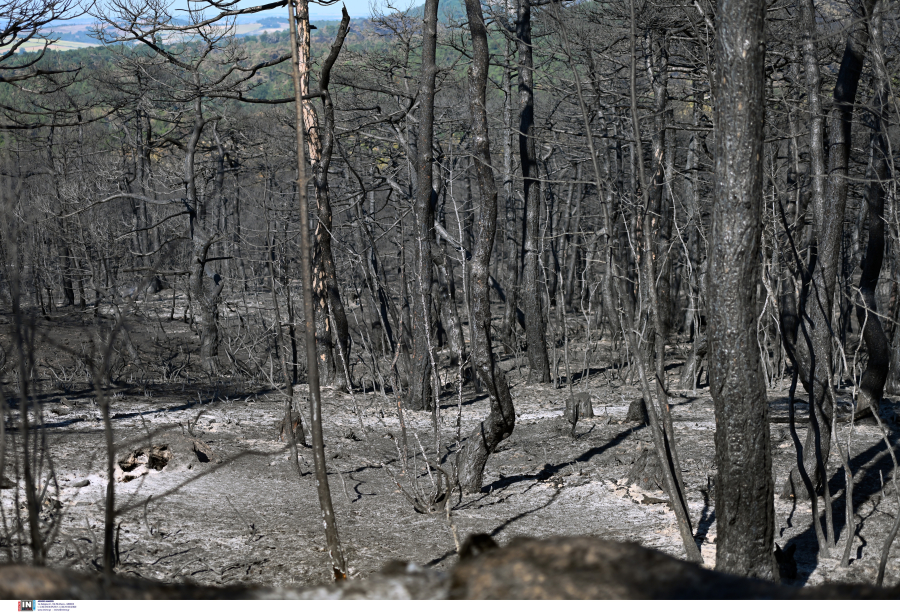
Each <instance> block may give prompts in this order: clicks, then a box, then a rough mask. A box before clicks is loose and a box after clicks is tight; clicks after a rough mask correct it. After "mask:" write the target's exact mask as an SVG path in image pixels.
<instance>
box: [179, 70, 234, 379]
mask: <svg viewBox="0 0 900 612" xmlns="http://www.w3.org/2000/svg"><path fill="white" fill-rule="evenodd" d="M198 79H199V76H197V75H196V73H195V80H198ZM194 112H195V113H196V116H195V119H194V128H193V130H192V132H191V135H190V138H189V139H188V142H187V144H186V145H185V156H184V181H185V187H186V191H187V198H186V200H185V206H186V207H187V208H188V218H189V223H190V236H191V260H190V266H189V267H188V269H189V271H190V279H189V281H188V282H189V287H190V295H191V300H192V303H193V305H194V310H193V314H194V322H195V323H197V326H198V328H199V329H200V363H201V364H202V366H203V369H204V370H206V372H207V373H210V374H211V373H213V372H215V371H216V369H217V368H218V354H219V323H218V318H219V296H220V295H221V294H222V289H223V288H224V286H225V284H224V280H223V279H222V278H221V277H220V276H219V275H218V274H216V273H214V272H212V271H210V270H209V269H208V268H207V263H208V260H209V249H210V247H211V246H212V245H213V243H214V242H215V241H216V240H218V235H217V234H216V233H215V232H211V231H209V229H208V227H207V225H208V220H207V210H206V209H207V207H206V203H205V202H203V201H202V200H201V199H200V198H198V196H197V182H196V168H195V165H194V156H195V154H196V151H197V145H198V144H199V142H200V135H201V134H202V133H203V128H204V127H205V126H206V124H207V122H208V120H207V119H206V118H204V116H203V102H202V99H201V98H200V97H199V96H198V97H197V99H196V100H195V101H194Z"/></svg>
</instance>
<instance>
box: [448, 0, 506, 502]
mask: <svg viewBox="0 0 900 612" xmlns="http://www.w3.org/2000/svg"><path fill="white" fill-rule="evenodd" d="M466 14H467V15H468V18H469V32H470V34H471V36H472V66H471V68H470V69H469V70H470V72H469V103H470V108H471V112H472V126H473V130H472V131H473V140H474V143H473V148H474V158H475V171H476V174H477V177H478V191H479V196H480V197H481V202H480V205H479V207H478V214H477V221H476V225H475V236H476V239H475V245H474V246H475V254H474V257H473V258H472V318H473V321H472V325H473V327H472V331H473V335H474V337H475V341H474V342H473V354H472V357H473V361H474V363H475V370H476V372H477V373H478V376H479V378H481V380H482V382H484V386H485V388H486V389H487V392H488V393H489V394H490V396H491V398H490V401H491V412H490V414H489V415H488V417H487V418H486V419H485V420H484V421H482V422H481V423H480V424H479V425H478V426H477V427H476V428H475V430H474V431H472V432H471V433H470V434H469V437H468V439H467V440H466V443H465V447H464V449H463V451H462V456H461V457H460V459H459V462H460V463H459V483H460V487H461V488H462V490H463V491H465V492H467V493H477V492H479V491H480V490H481V485H482V476H483V474H484V466H485V464H486V463H487V459H488V457H489V456H490V454H491V453H492V452H493V451H494V449H495V448H496V447H497V444H499V443H500V442H501V441H502V440H505V439H506V438H508V437H509V436H510V435H511V434H512V432H513V427H514V426H515V423H516V412H515V409H514V408H513V402H512V396H511V395H510V392H509V384H508V383H507V381H506V377H505V376H504V374H503V370H502V369H501V368H500V367H499V366H498V365H497V363H496V362H495V360H494V352H493V349H492V347H491V301H490V285H489V284H488V272H489V270H488V268H489V265H490V261H491V251H492V250H493V247H494V236H495V234H496V231H497V188H496V186H495V185H494V173H493V169H492V167H491V147H490V141H489V140H488V121H487V108H486V101H487V77H488V57H489V53H488V42H487V31H486V30H485V27H484V15H483V13H482V11H481V4H480V2H479V0H466Z"/></svg>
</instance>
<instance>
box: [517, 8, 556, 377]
mask: <svg viewBox="0 0 900 612" xmlns="http://www.w3.org/2000/svg"><path fill="white" fill-rule="evenodd" d="M516 44H517V51H518V62H519V159H520V163H521V167H522V193H523V196H524V201H525V215H524V217H523V224H524V226H523V231H522V234H523V240H522V260H523V271H522V284H521V288H522V291H521V298H522V309H523V310H524V311H525V338H526V340H527V342H528V348H527V351H526V352H527V355H528V364H529V366H530V367H531V372H530V374H529V377H530V378H531V381H532V382H540V383H548V382H550V357H549V356H548V354H547V337H546V331H545V329H544V317H543V305H542V300H541V295H543V292H542V291H541V290H540V288H539V285H538V272H539V267H540V266H539V262H538V256H539V255H540V253H539V251H540V245H539V241H538V227H539V225H540V221H541V214H540V208H541V205H540V183H538V181H537V172H538V164H537V155H536V154H535V146H534V136H535V134H534V58H533V55H532V45H531V0H518V3H517V6H516Z"/></svg>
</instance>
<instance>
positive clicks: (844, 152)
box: [783, 0, 875, 496]
mask: <svg viewBox="0 0 900 612" xmlns="http://www.w3.org/2000/svg"><path fill="white" fill-rule="evenodd" d="M874 4H875V0H856V1H855V2H853V3H852V6H851V8H852V12H853V15H854V20H853V25H852V26H851V27H850V30H849V32H848V33H847V44H846V46H845V48H844V56H843V58H842V60H841V67H840V70H839V72H838V76H837V82H836V83H835V86H834V103H833V105H832V109H831V112H830V115H829V126H828V133H829V143H828V170H827V174H826V172H825V170H824V169H825V163H824V159H823V157H824V153H823V152H822V146H823V143H824V134H823V132H824V115H823V114H822V110H821V103H820V101H819V78H818V74H819V73H818V64H817V60H816V57H815V46H814V43H813V40H814V39H815V36H816V35H817V29H816V25H815V8H814V6H813V5H812V1H811V0H807V2H805V3H803V5H802V6H803V8H804V13H805V15H804V16H805V21H806V28H807V31H806V32H805V33H804V62H805V64H806V72H807V86H808V89H809V99H810V101H809V106H810V161H811V162H812V163H811V173H812V182H813V196H812V202H811V205H812V209H813V226H814V227H815V236H814V238H813V241H814V242H813V248H814V252H813V254H812V256H811V263H810V268H811V287H810V292H809V298H808V299H807V300H806V302H805V304H801V308H802V307H803V306H804V305H805V306H806V308H807V309H808V316H809V318H810V320H811V327H812V329H811V330H808V331H805V330H804V334H803V335H804V338H803V339H798V342H797V344H801V343H803V342H804V341H805V337H806V335H807V333H808V335H809V336H811V345H812V346H811V348H812V353H813V355H811V356H810V359H809V362H808V363H802V361H800V360H796V361H795V367H798V370H799V373H800V380H801V381H802V382H803V385H804V387H805V388H806V390H807V392H809V394H810V401H811V402H812V406H813V408H814V414H815V416H816V419H815V420H816V422H810V426H809V428H808V429H807V435H806V448H805V451H804V453H805V458H804V463H806V464H807V468H806V469H807V471H808V472H809V473H811V474H812V473H815V477H814V478H813V482H814V483H815V484H818V483H821V482H823V480H822V479H823V477H824V475H823V474H821V470H820V469H819V466H818V464H819V463H820V462H821V461H820V460H817V459H816V455H817V454H818V455H819V456H820V457H828V456H829V453H830V450H831V421H832V416H833V410H834V406H832V404H831V396H830V394H829V393H828V388H829V385H830V384H831V374H832V372H833V358H832V336H833V333H834V329H836V327H834V326H833V325H832V318H831V311H832V308H833V306H834V293H835V285H836V282H837V271H838V258H839V256H840V252H841V241H842V235H843V233H842V230H843V224H844V211H845V208H846V204H847V176H848V174H847V173H848V166H849V159H850V136H851V133H850V130H851V126H852V123H853V107H854V103H855V101H856V92H857V89H858V88H859V80H860V76H861V74H862V66H863V61H864V59H865V55H866V49H867V47H868V44H869V31H868V30H869V19H868V16H869V15H871V14H872V8H873V6H874ZM801 312H802V311H801ZM800 319H801V322H800V325H801V327H802V326H803V325H804V324H803V322H802V321H803V317H802V316H801V317H800ZM786 348H788V349H789V350H790V349H791V348H794V347H788V346H786ZM793 355H794V359H796V357H797V356H799V355H802V351H796V350H795V351H793ZM800 484H801V481H800V477H799V475H798V474H797V471H796V469H795V470H792V471H791V476H790V479H789V480H788V482H787V483H786V484H785V490H784V492H783V495H784V494H787V495H789V494H790V493H791V491H793V493H794V494H795V495H801V496H802V495H803V494H804V490H803V487H801V486H800Z"/></svg>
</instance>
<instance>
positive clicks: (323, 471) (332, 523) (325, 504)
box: [288, 0, 347, 580]
mask: <svg viewBox="0 0 900 612" xmlns="http://www.w3.org/2000/svg"><path fill="white" fill-rule="evenodd" d="M303 1H304V0H299V2H303ZM297 8H299V7H298V6H296V5H295V4H294V3H293V2H289V3H288V19H289V20H290V31H291V55H292V60H293V62H292V63H293V77H294V100H295V108H296V118H295V127H296V137H297V195H298V199H299V201H300V278H301V282H302V283H303V314H304V317H305V318H306V362H307V368H308V375H309V412H310V419H309V421H310V429H311V430H312V443H313V464H314V466H315V472H316V491H317V493H318V495H319V507H320V508H321V510H322V522H323V524H324V526H325V542H326V546H327V547H328V553H329V556H330V557H331V568H332V574H333V575H334V578H335V580H343V579H345V578H346V577H347V562H346V561H345V560H344V553H343V550H342V548H341V541H340V538H339V536H338V531H337V521H336V520H335V516H334V507H333V505H332V503H331V490H330V487H329V484H328V468H327V465H326V463H325V441H324V439H323V436H322V397H321V393H320V389H319V372H318V362H317V355H316V330H315V313H314V310H315V309H314V306H313V296H312V262H311V261H310V259H311V258H310V251H311V249H310V244H309V226H308V224H309V206H308V203H307V198H306V189H307V185H306V164H305V162H304V159H303V149H304V146H305V144H304V140H305V139H304V135H305V131H306V130H305V129H304V127H303V100H302V95H301V93H300V91H301V87H300V86H301V72H300V63H299V61H298V60H299V57H298V56H299V46H300V45H299V44H298V40H297V23H298V21H297Z"/></svg>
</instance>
